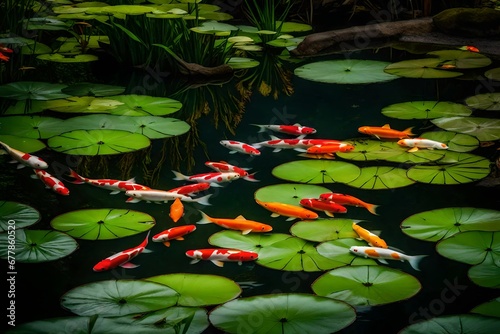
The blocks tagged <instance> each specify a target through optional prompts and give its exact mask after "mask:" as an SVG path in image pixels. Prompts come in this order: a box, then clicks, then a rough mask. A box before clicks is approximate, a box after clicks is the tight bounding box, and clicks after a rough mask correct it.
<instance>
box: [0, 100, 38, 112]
mask: <svg viewBox="0 0 500 334" xmlns="http://www.w3.org/2000/svg"><path fill="white" fill-rule="evenodd" d="M45 102H46V101H39V100H19V101H17V102H16V103H15V104H13V105H10V106H9V107H8V108H7V110H5V112H4V113H3V115H26V114H36V113H40V112H42V111H44V110H45V109H46V107H45Z"/></svg>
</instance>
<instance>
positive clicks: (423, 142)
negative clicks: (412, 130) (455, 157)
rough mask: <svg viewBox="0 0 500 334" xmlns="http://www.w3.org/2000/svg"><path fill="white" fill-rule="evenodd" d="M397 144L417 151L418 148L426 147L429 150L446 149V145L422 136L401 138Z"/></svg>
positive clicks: (410, 150) (411, 150)
mask: <svg viewBox="0 0 500 334" xmlns="http://www.w3.org/2000/svg"><path fill="white" fill-rule="evenodd" d="M398 145H400V146H405V147H411V148H410V149H409V150H408V152H415V151H418V149H419V148H427V149H429V150H433V149H437V150H447V149H448V145H446V144H444V143H441V142H438V141H435V140H430V139H424V138H412V139H401V140H399V141H398Z"/></svg>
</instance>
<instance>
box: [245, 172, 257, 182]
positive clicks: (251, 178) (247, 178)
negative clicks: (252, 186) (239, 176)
mask: <svg viewBox="0 0 500 334" xmlns="http://www.w3.org/2000/svg"><path fill="white" fill-rule="evenodd" d="M255 174H257V172H255V173H252V174H248V175H247V176H245V177H244V178H243V180H246V181H250V182H260V180H257V179H256V178H255Z"/></svg>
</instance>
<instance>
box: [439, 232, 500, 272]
mask: <svg viewBox="0 0 500 334" xmlns="http://www.w3.org/2000/svg"><path fill="white" fill-rule="evenodd" d="M436 251H437V252H438V253H439V254H440V255H442V256H444V257H446V258H448V259H452V260H455V261H459V262H463V263H467V264H480V263H483V262H485V261H486V262H490V261H493V262H494V263H496V262H495V261H499V260H500V232H485V231H467V232H461V233H457V234H455V235H453V236H451V237H449V238H447V239H444V240H441V241H440V242H439V243H438V244H437V245H436Z"/></svg>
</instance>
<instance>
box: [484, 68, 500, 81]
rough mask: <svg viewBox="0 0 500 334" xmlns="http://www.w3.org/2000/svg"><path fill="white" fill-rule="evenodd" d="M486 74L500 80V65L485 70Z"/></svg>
mask: <svg viewBox="0 0 500 334" xmlns="http://www.w3.org/2000/svg"><path fill="white" fill-rule="evenodd" d="M484 76H485V77H487V78H488V79H490V80H494V81H500V67H496V68H492V69H491V70H488V71H486V72H484Z"/></svg>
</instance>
